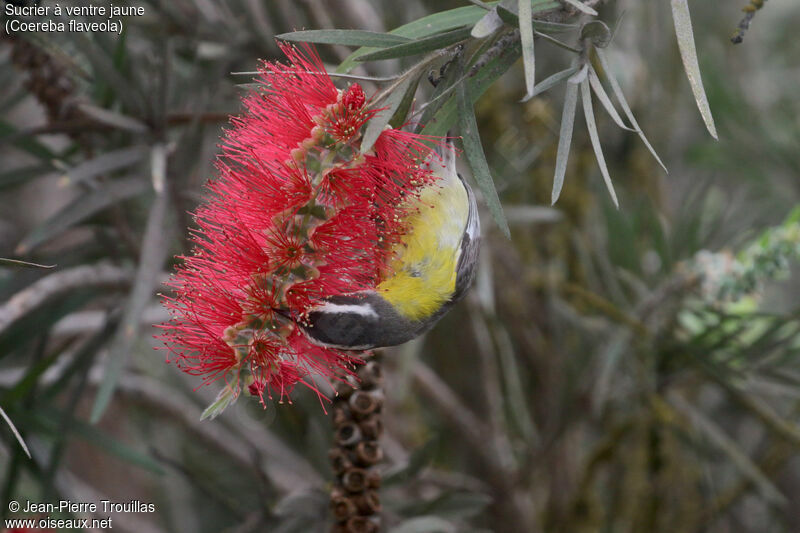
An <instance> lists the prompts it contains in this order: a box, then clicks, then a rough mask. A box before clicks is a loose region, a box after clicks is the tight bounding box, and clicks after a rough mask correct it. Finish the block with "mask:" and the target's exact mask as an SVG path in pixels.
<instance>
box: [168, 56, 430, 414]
mask: <svg viewBox="0 0 800 533" xmlns="http://www.w3.org/2000/svg"><path fill="white" fill-rule="evenodd" d="M281 48H282V51H283V52H284V53H285V54H286V56H287V57H288V59H289V64H279V63H264V64H263V65H262V67H261V69H260V72H261V75H260V77H259V79H258V87H257V88H256V89H255V90H254V91H252V92H250V93H249V94H248V95H246V96H245V97H244V99H243V103H244V107H245V111H244V113H243V114H242V115H241V116H239V117H236V118H233V119H232V125H233V127H232V129H230V130H229V131H228V132H227V133H226V136H225V139H224V140H223V142H222V156H221V157H220V159H219V162H218V165H217V166H218V171H219V177H218V179H216V180H215V181H212V182H211V183H210V184H209V185H208V191H209V193H210V194H209V198H208V200H207V201H206V202H205V203H204V204H203V205H201V206H200V207H199V208H198V209H197V210H196V212H195V221H196V223H197V226H198V228H197V229H196V230H195V231H194V232H193V236H192V240H193V243H194V250H193V253H192V254H191V255H189V256H186V257H183V258H182V259H183V263H182V265H180V266H179V267H178V268H177V272H176V274H175V276H174V277H173V279H172V280H171V281H170V283H169V286H170V287H171V288H172V289H173V291H174V295H172V296H164V304H165V305H166V307H167V308H168V309H169V310H170V313H171V315H172V319H171V321H170V322H168V323H166V324H164V325H162V328H163V329H164V334H163V335H162V336H161V338H163V340H164V341H165V342H166V344H167V346H168V349H169V350H170V352H171V354H172V356H173V357H172V360H173V361H175V362H176V364H177V365H178V366H179V367H180V368H181V369H182V370H183V371H185V372H187V373H189V374H192V375H197V376H202V378H203V384H209V383H213V382H215V381H217V380H220V379H222V380H224V382H225V386H224V387H223V389H222V391H221V393H220V396H219V397H218V399H217V402H215V404H213V405H212V406H211V407H210V408H209V409H208V410H207V412H206V415H208V416H215V415H216V414H218V413H219V412H221V410H222V409H224V407H225V406H227V405H228V404H230V403H231V402H232V401H233V400H235V399H236V397H237V396H238V394H239V391H240V390H241V389H242V387H245V386H246V387H247V389H248V391H249V392H250V393H251V394H253V395H256V396H258V397H259V398H260V399H261V401H262V403H263V402H264V398H265V396H266V397H268V398H271V397H272V396H273V394H275V395H277V396H278V397H279V399H283V398H284V397H285V396H286V395H288V394H289V393H290V392H291V390H292V387H293V386H294V385H295V384H296V383H298V382H301V383H304V384H306V385H309V386H310V387H312V388H313V387H314V385H313V383H312V382H310V381H309V376H310V375H320V376H324V377H326V378H333V379H341V378H342V376H345V375H347V374H349V373H352V369H353V365H354V364H356V363H358V362H360V359H359V357H358V356H357V354H353V353H348V352H345V351H341V350H336V349H331V348H322V347H319V346H316V345H314V344H312V343H311V342H310V341H309V339H308V338H307V337H306V336H305V334H303V333H302V331H301V330H300V328H298V327H297V325H296V324H297V323H298V322H302V321H303V320H304V318H305V317H306V316H307V313H308V311H309V310H310V309H311V308H312V307H313V306H314V305H318V304H320V303H322V302H323V301H324V300H325V299H326V298H330V297H332V296H337V295H342V294H352V293H355V292H358V291H362V290H368V289H373V288H374V287H375V286H376V285H377V284H378V283H379V282H380V280H381V279H382V277H385V276H386V275H387V273H388V271H389V264H390V262H391V261H390V260H391V248H392V245H394V244H396V243H397V242H398V241H399V240H400V239H401V238H402V236H403V234H404V232H405V229H406V228H405V227H404V224H403V220H404V218H405V215H406V213H405V210H406V209H410V208H407V207H404V206H406V205H407V203H406V202H404V200H406V199H409V198H412V197H415V196H416V195H417V194H418V192H419V191H420V190H421V188H422V187H424V186H426V185H428V184H430V183H431V182H432V181H433V180H434V179H435V178H434V176H433V175H432V174H431V172H430V170H429V169H428V167H427V166H425V165H421V163H422V162H423V161H424V160H425V158H426V157H427V156H428V155H429V153H430V149H429V148H428V147H427V146H426V144H424V143H423V140H430V139H427V138H423V137H421V136H418V135H414V134H411V133H407V132H402V131H398V130H393V129H387V130H385V131H384V132H383V133H382V134H381V135H380V137H379V138H378V140H377V141H376V143H375V145H374V146H373V148H372V149H371V150H370V151H369V152H367V153H361V151H360V140H361V129H362V126H363V125H364V124H365V123H366V122H367V121H368V120H369V119H370V118H371V117H372V116H373V115H374V113H375V110H370V109H369V108H368V106H367V103H368V102H367V99H366V96H365V95H364V92H363V90H362V89H361V87H360V86H359V85H358V84H353V85H351V86H350V87H349V88H347V89H346V90H338V89H337V88H336V87H335V86H334V85H333V83H332V81H331V79H330V77H329V76H327V75H326V74H325V73H324V70H323V67H322V63H321V61H320V59H319V57H318V56H317V55H316V53H315V52H314V50H313V49H311V48H309V47H305V48H295V47H290V46H286V45H283V46H282V47H281ZM315 390H316V389H315Z"/></svg>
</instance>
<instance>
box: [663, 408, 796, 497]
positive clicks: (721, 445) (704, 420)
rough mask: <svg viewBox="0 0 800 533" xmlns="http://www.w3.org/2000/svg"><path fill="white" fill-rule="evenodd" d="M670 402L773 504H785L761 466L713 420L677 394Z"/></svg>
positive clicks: (779, 492) (778, 490)
mask: <svg viewBox="0 0 800 533" xmlns="http://www.w3.org/2000/svg"><path fill="white" fill-rule="evenodd" d="M669 399H670V403H672V404H673V405H675V406H676V407H677V408H678V409H679V410H680V411H681V412H683V413H684V414H685V415H687V416H688V418H689V419H690V420H691V421H692V424H693V425H694V427H695V428H696V429H697V430H698V431H700V432H701V433H703V434H704V435H705V436H706V438H707V439H708V440H709V441H710V442H711V443H713V444H714V445H715V446H716V447H717V449H719V450H721V451H722V452H723V453H725V455H727V456H728V459H730V460H731V463H733V465H734V466H735V467H736V468H737V469H738V470H739V471H740V472H741V473H742V475H744V476H745V477H746V478H748V479H749V480H750V481H752V482H753V484H754V485H755V486H756V487H758V489H759V492H761V494H762V495H763V496H764V497H765V498H766V499H767V500H768V501H770V502H771V503H773V504H779V505H780V504H785V503H786V497H785V496H784V495H783V494H782V493H781V491H780V489H778V488H777V487H776V486H775V485H774V484H773V483H772V481H771V480H770V479H769V477H768V476H767V475H766V474H764V472H763V471H762V470H761V468H760V467H759V466H758V465H757V464H755V463H754V462H753V461H752V459H750V457H748V456H747V453H746V452H745V451H744V450H742V449H741V448H740V447H739V445H738V443H737V442H736V440H734V439H733V438H731V437H730V436H729V435H728V434H727V433H725V431H724V430H723V429H722V428H721V427H719V426H718V425H717V423H716V422H714V420H712V419H711V418H708V417H707V416H705V414H704V413H702V412H701V411H700V410H699V409H698V408H697V407H695V406H694V405H692V404H691V403H689V402H687V401H686V400H684V399H683V398H681V397H679V396H678V395H677V394H675V395H672V396H670V398H669Z"/></svg>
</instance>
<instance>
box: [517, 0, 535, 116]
mask: <svg viewBox="0 0 800 533" xmlns="http://www.w3.org/2000/svg"><path fill="white" fill-rule="evenodd" d="M517 7H518V9H519V37H520V42H521V43H522V62H523V65H524V67H525V97H524V98H523V99H522V100H523V101H525V100H528V99H529V98H531V97H532V96H533V90H534V86H535V85H536V56H535V54H534V45H533V15H532V14H531V3H530V0H518V4H517Z"/></svg>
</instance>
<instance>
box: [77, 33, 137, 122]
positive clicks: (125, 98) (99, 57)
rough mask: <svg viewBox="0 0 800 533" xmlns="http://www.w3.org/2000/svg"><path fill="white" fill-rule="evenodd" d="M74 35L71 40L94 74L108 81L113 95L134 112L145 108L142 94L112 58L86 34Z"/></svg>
mask: <svg viewBox="0 0 800 533" xmlns="http://www.w3.org/2000/svg"><path fill="white" fill-rule="evenodd" d="M74 35H75V38H74V39H72V40H71V42H72V43H74V44H75V45H76V46H77V47H78V48H80V49H81V51H82V52H83V53H84V55H85V56H86V58H87V59H88V60H89V62H90V63H91V64H92V70H93V71H94V74H95V75H96V76H97V77H98V78H100V79H102V80H104V81H105V82H106V83H108V85H109V87H111V88H112V89H113V90H114V95H115V96H116V97H117V98H118V99H119V100H120V101H121V102H123V103H124V104H125V106H126V107H127V108H128V109H130V110H132V111H134V112H137V111H142V110H143V109H144V108H145V105H144V102H143V100H142V95H141V94H140V92H139V91H138V90H137V87H136V84H135V83H133V80H131V79H129V78H127V77H126V76H125V75H124V74H123V73H122V72H121V71H120V70H118V69H117V66H116V65H114V58H113V57H111V55H110V54H108V53H107V52H106V51H105V50H104V49H103V48H102V47H100V46H98V45H97V43H95V42H94V41H92V39H90V38H89V37H87V36H86V35H84V34H82V33H76V34H74Z"/></svg>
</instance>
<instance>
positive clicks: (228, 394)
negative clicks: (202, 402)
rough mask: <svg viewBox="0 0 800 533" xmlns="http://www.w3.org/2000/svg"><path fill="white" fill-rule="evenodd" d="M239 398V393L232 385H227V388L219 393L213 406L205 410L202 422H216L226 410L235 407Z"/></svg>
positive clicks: (201, 418)
mask: <svg viewBox="0 0 800 533" xmlns="http://www.w3.org/2000/svg"><path fill="white" fill-rule="evenodd" d="M237 398H239V392H238V391H235V390H234V389H233V388H232V387H231V386H230V385H225V387H224V388H223V389H222V390H221V391H219V393H218V394H217V397H216V398H215V399H214V401H213V402H212V403H211V405H209V406H208V407H206V408H205V409H204V410H203V414H201V415H200V420H206V419H208V420H214V419H215V418H217V417H218V416H219V415H221V414H222V412H223V411H225V409H227V408H228V407H230V406H231V405H233V404H234V403H235V402H236V400H237Z"/></svg>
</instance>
